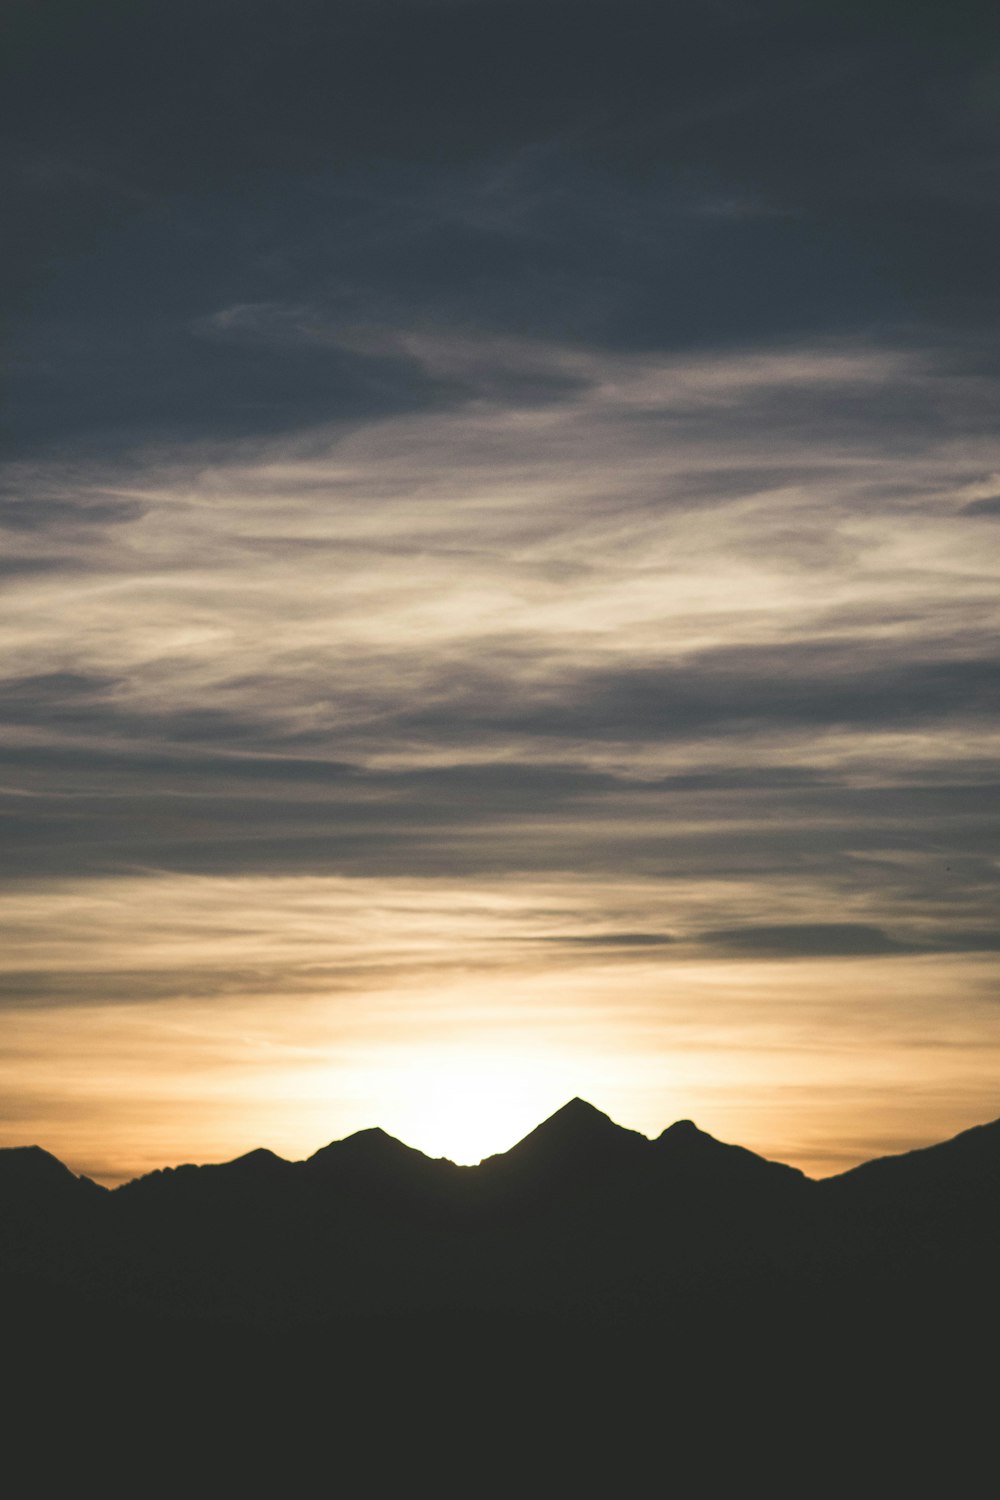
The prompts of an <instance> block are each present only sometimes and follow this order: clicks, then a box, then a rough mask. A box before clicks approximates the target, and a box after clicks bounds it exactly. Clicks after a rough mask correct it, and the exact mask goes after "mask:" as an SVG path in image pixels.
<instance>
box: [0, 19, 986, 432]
mask: <svg viewBox="0 0 1000 1500" xmlns="http://www.w3.org/2000/svg"><path fill="white" fill-rule="evenodd" d="M4 30H5V33H6V43H7V45H6V47H5V48H4V51H5V55H6V57H7V59H8V61H7V66H6V69H5V74H4V77H3V88H2V97H3V99H4V124H5V133H6V140H7V152H6V158H5V163H6V164H5V200H6V201H7V202H8V204H9V218H10V222H11V223H12V224H13V225H14V226H15V230H16V232H15V234H14V235H13V237H12V239H11V242H10V246H9V250H8V260H7V264H6V266H5V282H6V285H7V286H8V288H9V289H11V291H12V292H13V293H14V294H15V300H14V301H13V303H12V307H11V313H12V317H11V321H10V325H9V332H8V339H9V347H10V354H11V359H12V362H13V368H14V371H15V375H14V378H13V379H12V380H11V381H10V389H9V393H8V398H9V399H8V415H7V424H8V435H9V438H10V440H11V441H12V442H14V443H15V444H17V445H18V447H19V448H22V449H25V450H27V451H38V449H39V448H40V447H44V446H46V445H50V444H51V443H52V442H53V441H58V442H60V443H70V442H72V443H74V444H79V443H81V442H83V441H84V440H85V439H87V438H88V437H89V438H90V439H91V440H92V441H96V440H98V439H99V442H100V446H101V448H102V450H103V451H107V450H108V448H109V446H110V445H111V444H117V445H125V446H128V445H129V444H134V443H136V442H137V441H142V440H145V439H148V438H149V437H150V436H151V435H155V436H158V437H159V439H160V440H164V439H165V438H168V437H170V438H176V436H178V435H179V434H185V435H187V436H189V437H197V438H199V439H202V440H205V439H214V440H223V439H231V438H233V437H235V436H239V435H255V434H256V435H259V434H264V433H266V432H268V431H271V432H274V431H279V430H292V429H295V428H297V427H300V426H303V425H308V424H310V423H314V422H318V421H327V422H332V421H340V422H346V423H357V422H359V421H366V420H372V419H376V418H378V417H380V416H384V415H386V414H387V413H391V412H400V411H408V410H417V409H422V408H423V407H424V406H428V405H430V406H434V405H435V404H437V403H440V402H448V401H457V400H461V399H463V394H464V393H463V392H462V390H461V388H458V389H454V388H449V387H448V386H447V385H444V386H442V385H441V384H440V383H436V382H433V381H428V379H427V377H426V374H421V372H419V371H417V370H415V369H414V368H413V367H412V366H408V365H407V364H406V362H405V361H403V362H401V361H399V360H393V359H389V358H385V357H383V358H373V357H370V356H362V355H359V354H358V353H357V352H354V353H351V352H350V351H349V350H347V349H346V348H345V347H343V345H341V344H338V342H337V340H336V339H327V340H325V341H324V340H322V339H317V338H315V337H310V336H308V335H306V334H304V335H303V336H302V337H299V338H296V337H294V336H292V335H293V333H294V331H295V327H296V326H298V327H299V330H300V333H301V332H302V328H301V324H299V325H296V323H295V320H294V318H293V319H291V321H289V320H288V318H287V317H286V318H285V322H284V327H283V328H282V327H281V326H279V324H280V319H279V320H278V322H276V320H275V319H274V318H273V317H272V318H271V319H270V324H269V326H262V324H265V325H266V324H267V323H268V319H267V316H266V315H265V317H264V318H263V320H258V326H257V328H256V334H255V335H254V331H253V330H252V329H251V328H250V326H249V324H248V323H247V322H246V320H244V323H243V325H242V326H241V324H240V319H239V316H238V315H237V316H235V317H234V316H233V312H232V310H233V309H240V308H243V309H247V308H251V309H252V308H257V309H263V310H265V314H266V310H267V309H268V308H275V307H277V308H284V307H289V306H290V307H293V308H295V307H298V308H302V307H311V308H312V309H314V310H316V311H318V312H319V313H320V314H322V316H323V318H324V319H325V320H326V321H327V324H328V326H332V327H333V328H335V329H345V328H347V327H349V326H351V325H357V324H358V323H367V324H372V323H375V324H380V325H386V324H400V323H407V322H410V323H412V322H413V321H415V320H416V321H423V322H428V321H430V322H434V323H439V324H440V323H450V324H452V325H459V326H467V325H468V324H469V323H470V322H471V323H472V324H474V325H475V326H477V327H480V328H491V329H493V330H498V329H499V330H504V331H507V332H511V331H518V332H521V333H527V334H530V335H532V336H539V335H544V336H547V337H553V338H558V339H570V340H583V341H584V342H586V343H588V344H590V345H592V346H593V345H600V346H602V347H615V348H620V349H639V348H645V349H650V348H661V349H662V348H674V347H680V346H684V347H690V346H693V345H694V346H705V345H718V344H720V343H727V344H729V343H732V342H733V341H739V342H746V341H752V340H757V339H761V338H764V339H771V340H773V339H776V338H787V337H796V336H801V335H802V334H804V333H817V332H822V331H824V330H825V331H829V330H831V329H834V328H837V329H842V328H844V327H853V328H858V327H865V328H870V327H872V326H878V325H879V324H882V325H885V324H886V323H887V322H893V323H896V324H899V323H907V322H909V323H912V322H913V321H914V320H927V319H932V320H933V321H934V323H935V324H936V325H939V326H950V327H952V329H953V330H954V329H957V328H958V327H959V326H961V327H962V328H964V329H974V330H977V331H981V328H982V318H983V315H984V313H990V314H992V313H994V312H995V310H996V294H995V278H994V274H993V261H994V255H993V247H994V239H995V212H994V205H993V199H992V195H991V194H990V192H989V190H988V184H989V182H990V180H991V174H992V172H993V171H995V167H996V163H997V155H998V149H1000V146H998V140H1000V106H998V104H997V95H996V88H995V75H994V73H993V72H992V71H991V69H992V68H993V62H992V61H991V56H992V58H993V59H995V56H996V51H995V48H996V46H997V43H998V40H1000V36H998V27H997V23H996V19H995V12H994V11H992V10H991V9H990V8H989V7H986V6H980V5H974V4H965V5H962V6H957V7H956V6H949V7H947V9H945V8H941V7H933V6H927V7H925V8H924V9H923V10H922V11H921V13H920V19H919V20H915V18H914V7H905V8H904V7H902V6H900V7H895V6H892V5H886V6H883V7H881V8H873V9H872V10H871V11H869V10H868V9H867V8H862V7H854V6H844V5H834V4H829V5H810V6H793V5H790V4H787V3H785V0H761V3H755V4H741V5H729V4H703V3H693V0H691V3H671V4H660V3H648V0H625V3H622V0H617V3H615V4H613V5H612V4H610V3H608V0H593V3H580V0H573V3H569V0H542V3H538V0H532V3H530V4H527V3H521V0H477V3H472V4H470V3H465V0H434V3H431V0H427V3H425V0H365V3H364V4H361V3H349V4H337V5H319V4H314V3H311V0H294V3H292V4H291V5H277V4H275V3H274V0H255V3H252V4H246V3H239V4H237V3H235V0H232V3H225V0H216V3H213V4H209V5H205V4H200V3H199V4H193V3H190V4H189V3H175V4H171V5H166V4H160V3H152V4H142V5H135V6H130V5H119V4H116V3H113V0H107V3H104V4H99V5H96V6H89V7H80V6H78V5H73V4H69V3H64V4H63V3H58V0H51V3H48V4H46V5H44V6H42V7H39V6H37V5H34V4H31V3H27V0H24V3H13V4H11V5H9V6H7V7H6V9H5V16H4ZM227 317H228V322H227ZM212 330H214V334H215V336H214V337H210V336H207V335H208V333H209V332H210V331H212ZM226 331H228V336H223V335H224V334H225V333H226Z"/></svg>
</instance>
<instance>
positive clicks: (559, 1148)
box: [483, 1098, 649, 1170]
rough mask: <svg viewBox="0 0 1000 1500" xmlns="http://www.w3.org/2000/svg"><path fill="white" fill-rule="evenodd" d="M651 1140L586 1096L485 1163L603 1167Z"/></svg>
mask: <svg viewBox="0 0 1000 1500" xmlns="http://www.w3.org/2000/svg"><path fill="white" fill-rule="evenodd" d="M648 1145H649V1142H648V1141H647V1140H646V1137H645V1136H643V1135H639V1133H638V1132H637V1131H635V1130H626V1129H625V1128H624V1126H622V1125H616V1124H615V1122H614V1121H613V1120H612V1119H610V1118H609V1116H608V1115H606V1114H604V1113H603V1111H602V1110H599V1109H595V1108H594V1106H593V1105H592V1104H588V1103H587V1101H586V1100H585V1099H579V1098H577V1099H571V1100H570V1101H569V1103H568V1104H564V1105H563V1106H562V1108H561V1109H557V1110H556V1112H555V1114H554V1115H550V1116H549V1118H548V1119H547V1120H543V1121H542V1123H541V1125H537V1126H536V1127H535V1129H534V1130H532V1131H531V1132H530V1134H529V1135H526V1136H525V1137H524V1139H523V1140H520V1141H518V1143H517V1145H516V1146H512V1147H511V1149H510V1150H509V1151H505V1152H503V1153H502V1155H500V1156H491V1157H488V1158H487V1161H486V1162H484V1163H483V1165H484V1166H486V1165H489V1163H491V1162H497V1163H499V1162H504V1163H509V1164H510V1165H511V1166H518V1167H522V1166H525V1167H527V1166H532V1167H535V1168H541V1169H545V1170H548V1169H549V1168H550V1167H551V1168H553V1169H554V1168H558V1169H563V1168H566V1167H568V1168H570V1169H572V1168H574V1167H576V1166H578V1165H579V1166H586V1167H588V1168H590V1167H594V1168H597V1167H600V1168H603V1167H605V1166H607V1165H608V1164H610V1163H611V1162H616V1161H624V1160H626V1159H628V1160H632V1159H634V1158H635V1156H636V1155H637V1154H638V1153H639V1152H640V1151H641V1150H642V1149H643V1148H644V1147H648Z"/></svg>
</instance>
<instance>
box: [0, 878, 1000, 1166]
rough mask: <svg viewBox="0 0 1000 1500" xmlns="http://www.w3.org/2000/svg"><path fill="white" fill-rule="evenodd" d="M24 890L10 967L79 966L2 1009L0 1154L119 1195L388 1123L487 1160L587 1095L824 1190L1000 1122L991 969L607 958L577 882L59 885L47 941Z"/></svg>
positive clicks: (654, 1129)
mask: <svg viewBox="0 0 1000 1500" xmlns="http://www.w3.org/2000/svg"><path fill="white" fill-rule="evenodd" d="M688 895H689V898H690V899H691V900H693V901H697V900H699V899H704V894H703V893H701V894H700V893H699V892H697V891H694V892H689V893H688ZM599 897H600V901H601V910H602V912H605V913H606V912H607V910H608V907H609V905H610V904H612V898H611V897H610V896H609V894H608V893H607V892H604V891H602V892H600V893H599ZM19 899H20V906H19V908H17V910H15V912H14V916H15V918H16V920H15V922H14V925H13V927H12V929H11V941H10V943H9V945H8V948H7V958H6V963H7V964H8V966H9V969H10V970H11V971H14V975H20V976H24V975H25V974H26V973H30V971H31V967H32V965H33V964H34V965H38V966H41V965H42V964H44V966H45V973H46V974H47V975H48V976H50V978H49V980H48V982H49V983H50V984H54V983H55V981H54V980H52V978H51V976H52V975H53V973H55V974H56V975H57V976H58V973H59V972H60V970H62V971H63V972H65V974H66V976H67V981H66V982H67V987H68V988H69V990H70V993H69V994H68V995H67V998H66V1000H65V1002H64V1003H62V1004H61V1005H58V1006H53V1005H51V1004H49V1005H46V1006H44V1007H32V1006H30V1005H28V1004H25V1005H22V1006H20V1007H18V1008H16V1009H8V1010H7V1011H6V1012H5V1013H4V1016H3V1021H2V1025H3V1028H4V1038H3V1041H4V1046H3V1049H2V1059H3V1060H2V1063H0V1089H2V1092H3V1095H4V1097H5V1098H6V1099H7V1101H8V1109H7V1118H6V1120H5V1122H4V1125H3V1130H2V1136H0V1142H2V1144H4V1145H20V1144H28V1143H37V1144H39V1145H42V1146H44V1147H46V1148H47V1149H48V1150H50V1151H52V1152H53V1153H54V1154H55V1155H57V1156H59V1157H60V1158H61V1159H63V1160H65V1161H66V1162H67V1163H68V1164H69V1165H70V1166H72V1167H73V1168H74V1169H75V1170H79V1171H83V1172H86V1173H88V1174H89V1175H93V1176H96V1177H98V1178H99V1179H101V1180H104V1181H107V1182H114V1181H118V1180H121V1179H122V1178H127V1177H130V1176H133V1175H136V1174H138V1173H140V1172H143V1171H149V1170H151V1169H153V1168H155V1167H159V1166H163V1165H170V1164H177V1163H179V1162H181V1161H186V1160H188V1161H190V1160H194V1161H211V1160H216V1161H218V1160H225V1159H228V1158H231V1157H233V1156H236V1155H239V1154H241V1153H242V1152H244V1151H246V1150H250V1149H252V1148H253V1147H255V1146H260V1145H264V1146H269V1147H271V1148H272V1149H273V1150H276V1151H278V1152H279V1153H280V1154H282V1155H285V1156H288V1157H290V1158H293V1159H298V1158H301V1157H304V1156H307V1155H309V1154H311V1152H313V1151H315V1150H316V1149H318V1148H319V1147H320V1146H322V1145H324V1144H326V1143H327V1142H328V1141H329V1140H331V1139H337V1138H340V1137H343V1136H345V1135H348V1134H350V1133H352V1132H353V1131H355V1130H359V1129H364V1128H366V1127H369V1126H373V1125H379V1126H381V1127H382V1128H383V1129H385V1130H387V1131H389V1133H390V1134H393V1135H396V1136H398V1137H399V1138H400V1139H401V1140H404V1141H406V1142H407V1144H409V1145H412V1146H415V1147H417V1148H418V1149H420V1150H422V1151H424V1152H426V1153H427V1154H429V1155H443V1156H449V1157H451V1158H452V1159H453V1160H456V1161H459V1162H474V1161H477V1160H479V1159H480V1158H481V1157H483V1156H486V1155H489V1154H492V1153H493V1152H497V1151H503V1150H506V1149H508V1148H509V1147H510V1146H511V1145H513V1144H514V1143H515V1141H517V1140H518V1139H519V1138H521V1137H522V1136H523V1135H525V1134H527V1132H528V1131H530V1130H531V1129H532V1128H533V1127H534V1126H535V1125H537V1124H538V1123H539V1122H540V1121H541V1120H542V1119H544V1118H545V1117H546V1116H547V1115H549V1114H551V1113H552V1112H553V1111H554V1110H556V1109H557V1108H559V1106H560V1105H561V1104H563V1103H565V1102H566V1100H567V1099H569V1098H571V1097H573V1096H574V1095H579V1096H581V1097H583V1098H586V1099H588V1100H589V1101H590V1102H591V1103H593V1104H594V1105H595V1106H597V1107H598V1108H599V1109H603V1110H604V1111H606V1112H607V1113H608V1114H609V1115H610V1116H611V1117H612V1118H613V1119H614V1120H616V1121H617V1122H618V1123H620V1124H622V1125H625V1126H628V1127H630V1128H632V1129H635V1130H639V1131H641V1132H642V1133H643V1134H645V1135H649V1136H655V1135H657V1134H659V1132H660V1131H661V1130H663V1129H664V1128H665V1127H666V1126H668V1125H670V1124H671V1123H672V1122H673V1121H674V1120H675V1119H678V1118H684V1117H687V1118H693V1119H694V1120H695V1121H696V1122H697V1123H698V1124H699V1126H701V1128H702V1129H705V1130H708V1131H709V1132H710V1133H711V1134H713V1135H716V1136H718V1137H719V1138H720V1139H723V1140H730V1141H734V1142H736V1143H738V1144H741V1145H745V1146H748V1147H750V1148H751V1149H754V1150H757V1151H759V1152H761V1153H762V1154H765V1155H768V1156H772V1157H774V1158H777V1159H779V1160H784V1161H789V1162H792V1163H793V1164H795V1165H797V1166H800V1167H802V1168H803V1169H804V1170H805V1171H807V1172H808V1173H810V1174H811V1175H815V1176H822V1175H827V1174H828V1173H830V1172H833V1171H838V1170H843V1169H844V1168H846V1167H848V1166H851V1165H853V1164H855V1163H856V1162H858V1161H861V1160H864V1159H867V1158H869V1157H872V1156H875V1155H879V1154H885V1153H886V1152H891V1151H895V1150H903V1149H908V1148H910V1147H912V1146H918V1145H923V1144H929V1143H930V1142H932V1141H933V1140H935V1139H942V1138H945V1137H947V1136H949V1135H951V1134H954V1133H956V1132H957V1131H958V1130H960V1129H964V1128H966V1127H967V1126H969V1125H972V1124H976V1123H979V1122H981V1121H983V1120H986V1119H990V1118H993V1117H995V1116H996V1115H997V1114H998V1112H1000V1110H998V1101H997V1097H996V1078H997V1076H998V1075H1000V1039H998V1037H997V1033H996V1025H995V1009H994V1005H993V1001H992V994H991V970H992V965H991V963H990V961H989V955H985V956H982V957H980V958H977V957H976V956H975V955H959V956H951V955H948V956H943V957H942V956H938V957H926V956H923V957H915V956H906V955H902V956H890V957H876V958H870V957H869V958H866V957H854V958H843V959H837V960H831V959H829V958H827V959H822V960H814V959H798V960H794V961H790V960H785V961H782V962H773V961H762V960H753V961H751V960H746V959H739V958H718V957H716V958H712V959H707V958H706V957H705V956H704V955H703V954H701V953H699V951H698V949H697V948H696V947H685V946H684V945H681V944H679V943H678V944H674V945H668V946H666V947H664V948H663V949H662V950H660V949H653V950H650V949H646V948H637V949H634V950H630V949H629V948H628V947H627V946H626V947H623V948H622V949H621V950H620V951H614V950H611V949H605V947H603V946H598V947H596V948H595V947H592V946H590V945H588V944H586V943H584V944H582V945H581V944H579V943H577V944H574V943H572V942H571V941H569V940H568V938H567V929H568V928H572V929H574V930H579V929H580V928H586V927H587V924H588V923H589V922H591V920H592V912H591V903H592V902H593V901H594V899H595V893H594V891H593V890H592V888H590V887H588V886H587V885H586V884H580V883H573V882H562V883H560V884H558V885H557V884H556V883H553V882H547V883H546V882H537V883H535V884H534V885H532V884H530V883H526V882H518V883H516V884H514V883H508V884H505V883H497V884H495V885H494V886H492V887H486V886H483V887H481V888H480V889H479V890H478V891H476V892H475V893H469V892H463V891H462V889H461V887H459V886H457V885H454V884H442V885H441V886H440V887H439V888H437V889H427V888H425V887H418V886H415V885H413V884H411V883H406V882H398V881H384V882H381V883H379V882H350V881H343V880H337V881H328V880H321V879H308V880H286V881H271V880H269V881H258V882H254V881H249V880H246V881H215V880H212V879H205V878H199V879H196V880H192V879H188V878H158V879H157V880H156V881H155V883H154V885H153V886H152V887H150V885H149V883H148V881H144V880H142V879H136V880H131V881H120V882H106V883H104V885H103V887H102V888H101V889H100V890H99V891H97V892H95V890H94V888H93V887H92V886H91V887H88V888H87V889H86V890H82V889H70V888H67V889H66V890H64V891H63V893H62V895H61V896H60V897H59V898H58V899H59V901H60V902H61V911H59V912H57V913H56V915H57V916H58V917H59V932H60V938H59V941H58V942H57V943H56V944H55V945H54V946H53V945H52V944H48V945H46V944H45V943H44V941H43V940H42V935H41V923H40V921H39V922H36V920H35V915H36V914H35V908H34V906H33V904H32V903H33V898H32V896H31V894H30V893H25V894H24V895H23V896H22V897H21V898H19ZM614 899H617V900H618V901H619V903H625V904H628V903H631V904H632V906H633V907H634V906H635V904H636V903H638V902H640V901H641V900H643V899H650V900H652V899H660V896H659V894H658V893H656V892H652V893H650V892H648V891H646V892H644V891H643V890H642V889H641V888H639V887H637V886H633V887H632V888H631V889H626V888H624V887H622V888H620V889H619V890H618V891H617V893H616V895H615V898H614ZM55 900H56V897H55V896H53V894H52V893H51V892H50V893H49V894H48V895H47V897H46V900H45V903H44V920H45V923H46V924H49V923H51V922H52V920H53V911H52V906H53V903H54V902H55ZM15 906H16V903H15ZM555 909H558V912H559V917H558V928H559V932H560V933H562V937H560V938H559V939H558V940H551V941H550V939H553V938H554V934H553V932H552V928H553V926H554V925H555V924H554V921H553V917H552V912H553V910H555ZM627 920H628V914H627V913H626V912H625V911H622V912H621V913H620V925H623V926H624V925H625V924H626V923H627ZM50 930H51V929H50ZM379 933H381V934H382V936H381V940H380V941H379ZM542 939H545V941H543V940H542ZM238 960H240V961H238ZM150 974H152V975H153V980H152V981H151V980H150ZM12 977H13V976H12ZM20 982H22V983H23V982H24V980H23V977H22V979H21V981H20ZM144 987H145V989H146V993H143V989H144ZM945 989H947V991H948V993H949V994H950V996H951V1005H950V1011H949V1028H948V1034H947V1037H942V1035H941V1033H940V1027H939V1014H940V1011H939V1007H940V996H941V994H942V992H943V991H944V990H945Z"/></svg>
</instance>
